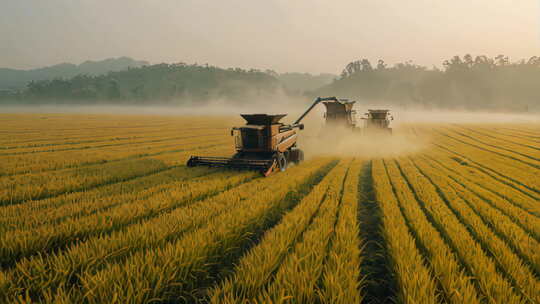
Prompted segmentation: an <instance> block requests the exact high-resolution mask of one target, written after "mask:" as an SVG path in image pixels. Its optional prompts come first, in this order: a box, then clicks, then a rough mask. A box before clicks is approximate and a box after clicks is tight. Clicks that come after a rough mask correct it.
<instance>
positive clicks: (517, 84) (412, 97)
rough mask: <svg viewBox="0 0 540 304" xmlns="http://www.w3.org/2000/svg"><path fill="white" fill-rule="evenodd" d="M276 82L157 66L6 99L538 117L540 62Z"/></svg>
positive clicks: (468, 61) (362, 68)
mask: <svg viewBox="0 0 540 304" xmlns="http://www.w3.org/2000/svg"><path fill="white" fill-rule="evenodd" d="M308 76H309V77H308ZM329 77H332V76H331V75H320V76H317V77H314V76H311V75H307V74H300V73H296V74H278V73H276V72H274V71H270V70H267V71H260V70H254V69H251V70H244V69H239V68H229V69H223V68H219V67H215V66H209V65H198V64H185V63H177V64H165V63H163V64H156V65H145V66H142V67H135V68H128V69H127V70H124V71H118V72H109V73H107V74H104V75H98V76H91V75H78V76H75V77H72V78H57V79H52V80H42V81H32V82H30V83H29V84H28V85H27V87H26V88H25V89H24V90H21V91H17V92H7V93H6V92H1V91H0V101H2V102H3V103H18V104H37V103H57V104H58V103H99V102H103V103H118V104H156V103H161V104H163V103H165V104H190V105H197V104H205V103H207V102H209V101H214V100H223V101H226V102H232V103H237V104H243V103H249V102H252V101H253V100H257V101H261V100H268V102H272V99H273V98H275V97H276V96H283V95H282V94H283V92H285V94H288V95H292V96H296V97H298V96H300V97H304V98H313V97H315V96H323V95H330V96H343V97H349V98H354V99H357V100H359V101H361V102H363V103H367V104H372V105H373V104H381V105H382V104H385V105H387V104H390V105H403V106H421V107H424V108H462V109H504V110H514V111H529V110H540V90H539V88H540V57H538V56H534V57H531V58H529V59H528V60H519V61H514V62H512V61H510V59H509V58H508V57H507V56H503V55H499V56H496V57H493V58H490V57H487V56H476V57H473V56H471V55H465V56H454V57H452V58H450V59H448V60H445V61H444V62H443V64H442V67H441V68H438V67H433V68H427V67H424V66H420V65H417V64H415V63H413V62H411V61H407V62H404V63H398V64H394V65H392V66H389V65H388V64H386V63H385V62H384V60H378V61H377V62H376V63H374V64H372V63H371V62H370V61H369V60H367V59H361V60H357V61H353V62H351V63H349V64H347V65H346V66H345V68H344V69H343V71H342V73H341V74H340V76H336V77H335V79H333V80H331V79H330V78H329Z"/></svg>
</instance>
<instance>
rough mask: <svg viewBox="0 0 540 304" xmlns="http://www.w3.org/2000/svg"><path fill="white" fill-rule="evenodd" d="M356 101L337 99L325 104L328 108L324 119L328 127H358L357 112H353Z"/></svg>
mask: <svg viewBox="0 0 540 304" xmlns="http://www.w3.org/2000/svg"><path fill="white" fill-rule="evenodd" d="M354 103H355V101H349V100H348V99H337V98H335V97H334V98H333V99H331V100H328V101H325V102H323V104H324V105H325V106H326V113H324V118H325V120H326V125H327V126H337V127H345V128H350V129H354V128H355V127H356V117H355V115H356V111H355V110H353V105H354Z"/></svg>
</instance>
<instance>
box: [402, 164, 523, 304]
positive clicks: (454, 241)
mask: <svg viewBox="0 0 540 304" xmlns="http://www.w3.org/2000/svg"><path fill="white" fill-rule="evenodd" d="M396 165H397V166H398V169H399V171H400V172H401V176H402V178H403V179H404V181H405V182H406V183H407V184H408V185H409V187H410V188H411V189H414V194H415V196H416V198H417V200H418V202H419V203H420V204H421V205H422V208H423V210H424V212H426V214H429V217H428V218H430V219H431V221H432V223H433V224H434V225H435V226H436V227H437V229H438V230H439V231H440V232H441V234H442V235H443V237H444V238H445V239H446V241H447V242H448V244H450V246H451V247H452V249H453V250H454V252H455V253H456V254H457V255H458V256H459V257H460V260H461V262H462V263H463V265H465V266H466V267H467V269H468V270H469V272H470V273H471V274H473V275H474V277H475V282H477V283H478V286H479V287H480V290H481V292H482V293H483V294H484V295H485V296H486V298H487V300H488V301H490V302H494V303H523V302H524V299H523V298H522V297H521V296H520V295H519V294H516V293H515V291H514V288H513V287H512V284H511V283H510V282H509V281H507V280H506V279H505V278H504V277H503V276H502V275H501V274H500V273H499V272H498V271H497V265H496V263H495V261H494V260H493V259H492V258H490V257H489V256H487V255H486V254H485V252H484V251H483V249H482V247H481V245H480V244H479V243H478V242H476V241H475V239H474V237H473V236H472V235H471V234H470V232H469V231H468V230H467V228H466V227H465V226H464V225H463V224H462V223H461V222H460V221H459V219H458V218H457V217H456V216H455V214H454V213H453V212H452V210H451V209H450V208H449V206H448V205H447V204H446V202H445V201H444V199H443V198H441V197H440V194H439V193H438V192H437V189H436V188H435V186H434V185H432V184H431V183H430V182H429V180H427V179H426V178H425V177H423V176H422V175H421V173H419V172H418V170H416V168H415V167H414V166H413V165H412V164H410V163H409V162H408V161H407V160H403V159H400V161H399V163H397V162H396Z"/></svg>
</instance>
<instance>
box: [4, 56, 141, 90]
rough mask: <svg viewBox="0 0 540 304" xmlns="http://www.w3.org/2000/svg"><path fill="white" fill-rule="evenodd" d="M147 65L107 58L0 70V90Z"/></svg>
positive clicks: (125, 59) (126, 59)
mask: <svg viewBox="0 0 540 304" xmlns="http://www.w3.org/2000/svg"><path fill="white" fill-rule="evenodd" d="M143 65H148V62H146V61H137V60H134V59H131V58H129V57H119V58H109V59H105V60H100V61H85V62H83V63H81V64H79V65H77V64H72V63H61V64H56V65H53V66H49V67H44V68H39V69H33V70H16V69H8V68H0V90H8V89H12V90H19V89H23V88H25V87H26V85H27V84H28V83H29V82H30V81H40V80H50V79H55V78H64V79H65V78H72V77H74V76H76V75H89V76H96V75H101V74H106V73H108V72H118V71H122V70H126V69H127V68H130V67H131V68H135V67H141V66H143Z"/></svg>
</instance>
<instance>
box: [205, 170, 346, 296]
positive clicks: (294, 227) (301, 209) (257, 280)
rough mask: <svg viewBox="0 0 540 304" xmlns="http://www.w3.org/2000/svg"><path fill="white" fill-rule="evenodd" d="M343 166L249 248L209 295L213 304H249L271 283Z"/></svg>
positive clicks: (327, 176) (341, 174)
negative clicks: (231, 271) (227, 275)
mask: <svg viewBox="0 0 540 304" xmlns="http://www.w3.org/2000/svg"><path fill="white" fill-rule="evenodd" d="M346 169H347V168H346V163H345V162H344V161H342V162H340V163H339V164H338V165H337V166H336V167H334V168H333V169H332V170H331V171H330V172H329V173H328V174H327V175H326V176H325V177H324V179H323V180H322V181H321V182H320V183H319V184H318V185H316V186H315V187H314V188H313V190H311V192H310V193H309V194H308V195H306V196H305V197H304V198H303V199H302V200H301V201H300V203H299V204H298V205H297V206H296V207H295V208H294V209H293V210H292V211H291V212H289V213H288V214H286V215H285V216H284V217H283V219H282V220H281V222H280V223H279V224H278V225H276V226H275V227H274V228H272V229H271V230H269V231H268V232H267V233H265V235H264V237H263V239H262V240H261V242H260V243H259V244H258V245H257V246H256V247H254V248H252V249H251V250H250V251H249V252H248V253H247V254H246V255H245V256H244V257H243V258H242V259H241V260H240V261H239V263H238V266H236V267H235V269H234V275H233V276H232V277H230V278H227V279H226V280H224V281H223V283H222V284H220V286H219V287H217V288H215V289H214V290H213V291H212V296H211V298H212V302H213V303H242V302H250V301H253V300H254V299H255V297H256V296H257V295H258V294H259V293H260V292H261V291H262V290H263V288H264V287H265V286H267V285H268V284H269V283H271V282H272V280H273V276H274V273H275V271H276V270H277V269H278V268H279V267H280V265H281V263H282V262H283V260H284V259H285V258H286V257H287V255H288V254H289V252H290V251H291V250H292V247H293V246H294V244H295V243H296V242H297V241H298V240H299V239H300V238H301V236H302V234H303V233H304V231H305V230H306V229H307V228H308V227H309V226H310V224H311V222H312V221H313V218H314V217H315V216H318V213H319V208H321V204H322V203H323V200H324V198H325V196H326V192H327V190H328V188H329V186H330V184H332V183H333V182H334V181H335V180H337V179H339V178H340V176H343V175H344V174H345V171H346Z"/></svg>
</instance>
